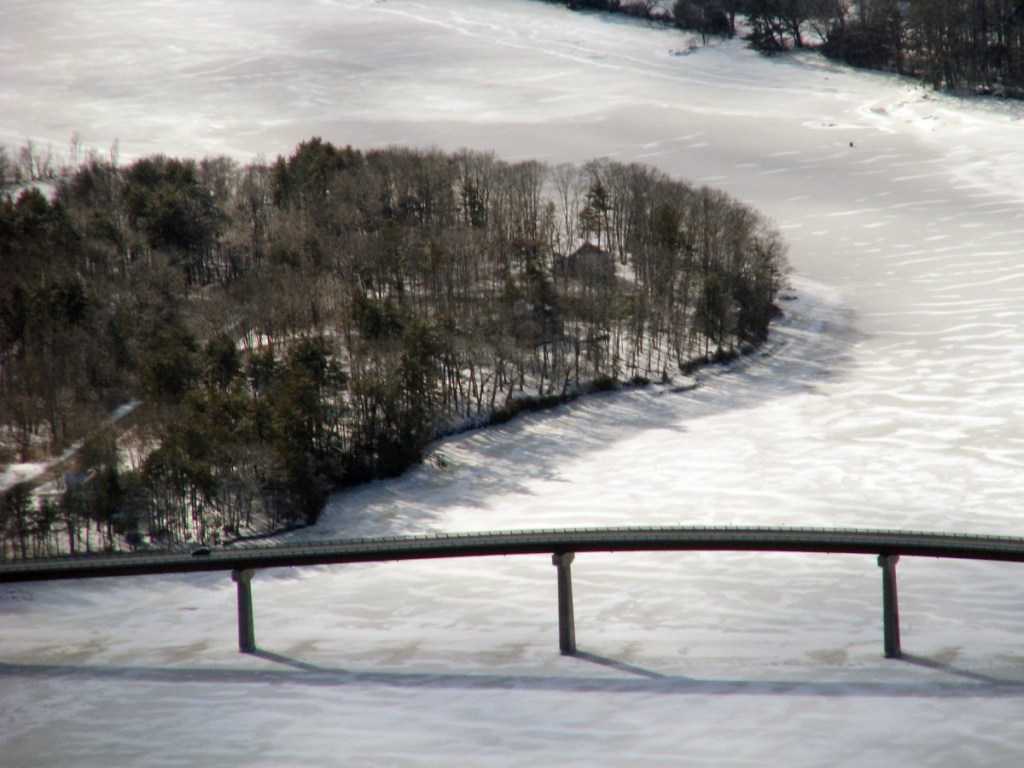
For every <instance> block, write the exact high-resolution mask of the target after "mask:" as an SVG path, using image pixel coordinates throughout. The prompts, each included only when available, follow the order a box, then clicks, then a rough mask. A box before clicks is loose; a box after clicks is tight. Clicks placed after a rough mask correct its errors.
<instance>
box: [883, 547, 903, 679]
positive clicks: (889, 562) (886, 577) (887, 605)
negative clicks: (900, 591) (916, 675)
mask: <svg viewBox="0 0 1024 768" xmlns="http://www.w3.org/2000/svg"><path fill="white" fill-rule="evenodd" d="M899 559H900V556H899V555H879V556H878V566H879V567H880V568H881V569H882V631H883V634H884V639H885V640H884V641H885V657H886V658H887V659H898V658H899V657H900V656H902V655H903V651H902V649H901V648H900V608H899V601H898V600H897V597H896V563H898V562H899Z"/></svg>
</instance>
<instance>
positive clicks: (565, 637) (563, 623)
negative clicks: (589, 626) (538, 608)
mask: <svg viewBox="0 0 1024 768" xmlns="http://www.w3.org/2000/svg"><path fill="white" fill-rule="evenodd" d="M574 559H576V555H575V554H574V553H572V552H556V553H555V554H554V555H552V557H551V562H552V563H553V564H554V566H555V567H556V568H558V649H559V650H560V651H561V652H562V653H563V654H564V655H566V656H572V655H573V654H574V653H576V619H575V617H574V616H573V609H572V571H570V569H569V566H570V564H571V563H572V561H573V560H574Z"/></svg>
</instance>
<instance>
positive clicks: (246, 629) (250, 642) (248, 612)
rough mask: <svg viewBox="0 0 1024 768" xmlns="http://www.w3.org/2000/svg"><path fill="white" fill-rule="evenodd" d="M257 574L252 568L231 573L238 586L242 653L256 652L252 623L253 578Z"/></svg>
mask: <svg viewBox="0 0 1024 768" xmlns="http://www.w3.org/2000/svg"><path fill="white" fill-rule="evenodd" d="M255 573H256V571H254V570H252V569H251V568H247V569H245V570H238V569H236V570H234V571H232V572H231V580H232V581H234V582H235V584H237V585H238V650H239V651H241V652H242V653H252V652H253V651H255V650H256V627H255V625H254V624H253V621H252V577H253V574H255Z"/></svg>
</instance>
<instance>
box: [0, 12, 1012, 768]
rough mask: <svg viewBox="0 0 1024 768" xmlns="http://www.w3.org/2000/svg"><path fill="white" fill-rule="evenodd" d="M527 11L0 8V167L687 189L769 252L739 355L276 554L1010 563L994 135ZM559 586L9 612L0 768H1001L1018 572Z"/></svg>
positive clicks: (367, 495)
mask: <svg viewBox="0 0 1024 768" xmlns="http://www.w3.org/2000/svg"><path fill="white" fill-rule="evenodd" d="M683 47H684V45H683V38H682V37H681V35H680V34H679V33H675V32H671V31H667V30H663V29H656V28H652V27H650V26H647V25H644V24H638V23H628V22H624V21H622V20H619V19H612V18H609V17H604V16H600V15H588V14H579V13H570V12H568V11H565V10H563V9H559V8H556V7H552V6H549V5H547V4H544V3H539V2H529V1H528V0H430V2H411V1H410V0H387V1H386V2H371V1H370V0H350V1H349V2H331V1H330V0H323V1H322V2H313V0H304V1H303V2H284V1H283V0H264V1H263V2H259V3H253V2H243V0H203V2H201V3H200V2H184V1H183V0H176V1H175V2H169V1H167V0H148V1H143V0H123V1H122V2H117V3H112V2H107V1H104V2H100V0H75V2H71V0H51V2H47V3H37V2H29V1H27V0H23V1H21V2H13V1H9V2H6V3H5V4H4V20H3V31H2V32H0V140H3V141H5V142H7V143H9V144H14V145H16V146H17V145H19V144H20V143H21V142H22V141H23V140H24V139H25V138H26V137H30V138H32V139H33V141H34V142H36V143H37V144H40V143H42V144H44V145H45V143H47V142H53V143H54V146H55V147H56V148H59V146H60V145H61V143H62V142H67V141H68V139H69V137H70V136H71V134H72V133H73V132H75V131H77V132H78V133H79V134H80V136H81V139H82V143H83V144H85V145H89V146H96V147H100V148H103V147H106V146H109V145H110V144H111V143H112V142H113V141H114V140H115V139H118V141H119V148H120V152H121V154H122V157H123V158H125V157H131V156H135V155H140V154H146V153H152V152H158V151H160V152H166V153H171V154H181V155H192V156H194V155H199V154H203V153H226V154H230V155H232V156H235V157H238V158H239V159H240V160H246V159H248V158H250V157H253V156H255V155H257V154H259V153H263V154H265V155H267V156H273V155H274V154H276V153H279V152H281V153H287V152H290V151H291V149H292V148H293V147H294V145H295V144H296V143H297V142H299V141H301V140H302V139H304V138H308V137H309V136H311V135H321V136H323V137H324V138H326V139H329V140H331V141H333V142H335V143H340V144H344V143H351V144H352V145H354V146H359V147H367V146H378V145H385V144H408V145H410V146H425V145H436V146H438V147H441V148H443V149H449V150H454V149H457V148H459V147H463V146H466V147H471V148H474V149H481V150H490V149H493V150H495V151H496V152H497V153H498V154H499V155H500V156H501V157H503V158H506V159H515V158H526V157H536V158H541V159H544V160H547V161H550V162H562V161H579V160H585V159H589V158H591V157H596V156H605V157H610V158H614V159H617V160H621V161H634V160H636V161H642V162H646V163H650V164H654V165H656V166H658V167H659V168H661V169H663V170H664V171H666V172H668V173H670V174H673V175H677V176H683V177H687V178H690V179H694V180H697V181H700V182H707V183H712V184H714V185H715V186H718V187H721V188H723V189H725V190H727V191H729V192H730V193H732V194H733V195H735V196H737V197H739V198H740V199H742V200H745V201H747V202H750V203H751V204H753V205H754V206H756V207H757V208H759V209H761V210H764V211H766V212H768V213H769V214H770V215H771V216H773V217H774V218H775V219H776V220H777V221H778V222H779V224H780V225H781V226H782V227H783V229H784V231H785V234H786V236H787V238H788V240H789V242H790V244H791V251H790V256H791V260H792V262H793V265H794V267H795V269H796V276H795V277H794V281H793V283H794V290H793V292H792V293H793V294H794V295H795V296H797V297H798V298H797V299H795V300H793V301H789V302H786V310H787V317H786V319H785V320H784V321H783V322H782V323H781V324H780V325H779V326H778V327H777V328H776V329H775V331H774V332H773V334H772V338H771V341H770V343H769V346H768V349H767V350H766V352H767V354H764V355H760V356H758V357H756V358H753V359H749V360H745V361H743V362H741V363H740V364H738V365H737V366H735V368H734V369H733V370H732V371H730V372H727V373H724V374H722V373H707V374H706V375H703V378H702V380H701V384H700V386H699V387H698V388H697V389H696V390H695V391H693V392H690V393H673V392H669V391H667V390H664V389H658V388H654V389H650V390H646V391H637V392H629V393H623V394H614V395H601V396H597V397H592V398H588V399H585V400H582V401H579V402H577V403H574V404H572V405H570V406H566V407H564V408H559V409H557V410H555V411H553V412H550V413H543V414H537V415H531V416H528V417H525V418H522V419H519V420H517V421H515V422H514V423H511V424H509V425H506V426H504V427H501V428H497V429H491V430H486V431H480V432H476V433H472V434H468V435H464V436H461V437H457V438H453V439H449V440H445V441H443V442H442V443H440V444H439V445H438V446H437V450H438V451H439V452H441V453H442V454H443V455H444V456H445V458H446V459H447V469H444V470H442V469H438V468H437V465H436V464H432V463H427V464H425V465H424V466H423V467H421V468H420V469H417V470H416V471H414V472H412V473H410V474H409V475H407V476H406V477H404V478H402V479H400V480H397V481H394V482H388V483H379V484H375V485H372V486H368V487H366V488H364V489H361V490H358V491H356V492H354V493H349V494H344V495H340V496H338V497H336V498H335V499H334V500H332V502H331V504H330V508H329V510H328V511H327V513H326V514H325V518H324V521H323V523H322V524H321V525H320V526H318V530H316V531H312V532H306V533H304V534H303V535H306V536H310V535H311V536H320V535H328V536H340V535H373V534H388V533H407V532H409V533H411V532H422V531H446V530H452V531H455V530H485V529H502V528H524V527H531V528H532V527H544V526H582V525H620V524H648V523H650V524H661V523H680V524H720V525H733V524H753V525H787V526H788V525H811V526H833V525H835V526H865V527H866V526H872V527H874V526H878V527H886V528H907V529H927V530H940V531H965V532H985V533H995V534H1007V535H1022V534H1024V530H1022V529H1024V525H1022V519H1021V511H1020V509H1019V503H1020V500H1021V498H1022V497H1024V494H1022V491H1024V471H1022V470H1024V429H1022V427H1024V380H1022V377H1021V373H1022V371H1024V344H1022V343H1021V339H1022V334H1024V270H1022V268H1021V243H1022V241H1024V141H1022V138H1024V132H1022V126H1021V123H1020V122H1019V121H1020V117H1021V115H1022V114H1024V110H1022V108H1021V106H1020V105H1008V104H1003V103H999V102H973V101H963V102H961V101H958V100H956V99H953V98H948V97H943V96H939V95H936V94H934V93H931V92H928V91H925V90H923V89H921V88H919V87H916V86H915V85H913V84H911V83H908V82H906V81H902V80H898V79H895V78H891V77H887V76H882V75H877V74H870V73H862V72H849V71H845V70H841V69H839V68H836V67H833V66H830V65H828V64H827V63H824V62H822V61H821V60H819V59H816V58H814V57H810V56H806V57H805V56H801V57H792V58H789V57H787V58H776V59H763V58H758V57H757V56H756V55H754V54H753V53H751V52H750V51H747V50H746V49H744V48H743V45H742V43H740V42H734V43H729V44H720V45H714V46H712V47H709V48H707V49H704V50H701V51H699V52H697V53H694V54H692V55H687V56H678V55H673V51H678V50H680V49H681V48H683ZM899 574H900V600H901V612H902V619H903V621H902V629H903V645H904V649H905V651H906V652H907V653H908V654H909V656H908V658H907V659H905V660H903V661H887V660H885V659H883V658H882V657H881V643H882V638H881V626H880V624H881V618H880V614H881V606H880V602H881V600H880V571H879V569H878V567H877V565H876V564H875V562H874V560H873V558H870V557H851V556H824V555H823V556H801V555H781V554H780V555H771V554H767V555H766V554H678V555H671V554H636V555H625V554H618V555H611V554H609V555H581V556H579V557H578V558H577V559H576V562H575V563H574V565H573V575H574V587H575V593H576V612H577V637H578V641H579V645H580V648H581V650H582V651H583V653H582V654H581V655H580V656H579V657H577V658H566V657H561V656H559V654H558V652H557V626H556V615H555V570H554V568H553V567H552V566H551V562H550V559H549V558H548V557H518V558H504V559H475V560H474V559H470V560H458V561H439V562H429V563H426V562H424V563H401V564H394V563H392V564H379V565H361V566H347V567H335V568H309V569H295V570H289V571H273V572H263V573H260V574H258V575H257V577H256V579H255V580H254V585H253V591H254V597H255V604H256V625H257V626H256V631H257V642H258V644H259V645H260V648H261V649H262V650H261V651H260V653H259V654H257V655H255V656H244V655H240V654H238V653H237V652H236V650H235V632H236V628H235V623H234V621H235V617H234V611H235V603H234V599H235V598H234V588H233V585H232V584H231V582H230V580H229V579H228V577H227V575H210V576H190V577H179V578H139V579H122V580H115V581H96V582H80V583H53V584H39V585H29V586H17V587H4V588H0V617H2V618H0V624H2V627H3V629H2V631H0V764H2V765H3V766H5V767H6V766H13V767H17V768H20V767H21V766H51V765H72V764H73V765H95V766H110V765H143V766H165V765H175V766H192V765H195V766H205V765H218V766H242V765H245V766H279V765H380V766H396V765H397V766H401V765H438V764H450V763H459V764H469V765H498V766H521V765H522V766H525V765H553V764H557V765H562V766H584V765H665V766H667V765H680V764H692V765H701V766H736V765H782V764H784V765H788V766H821V765H842V766H877V765H886V764H906V765H915V766H961V765H977V764H985V765H1001V766H1005V765H1019V764H1020V762H1021V755H1022V754H1024V728H1022V727H1021V722H1022V720H1024V580H1022V579H1021V570H1020V567H1019V566H1014V565H1007V564H988V563H977V562H954V561H949V562H946V561H937V560H924V559H919V558H904V559H903V560H902V561H901V562H900V565H899Z"/></svg>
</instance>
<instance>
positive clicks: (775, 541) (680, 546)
mask: <svg viewBox="0 0 1024 768" xmlns="http://www.w3.org/2000/svg"><path fill="white" fill-rule="evenodd" d="M665 551H671V552H683V551H735V552H802V553H834V554H859V555H872V556H875V557H877V559H878V565H879V567H881V569H882V623H883V648H884V652H885V655H886V656H887V657H890V658H895V657H899V656H900V655H901V653H902V651H901V647H900V629H899V607H898V599H897V588H896V563H897V562H898V561H899V559H900V557H901V556H904V557H905V556H913V557H934V558H955V559H967V560H998V561H1006V562H1024V538H1016V537H1008V536H985V535H970V534H953V533H926V532H914V531H885V530H867V529H842V528H835V529H827V528H763V527H748V528H738V527H729V528H701V527H684V526H670V527H627V528H582V529H554V530H525V531H499V532H484V533H448V534H434V535H423V536H396V537H386V538H366V539H344V540H330V541H322V542H316V543H301V544H281V545H272V546H237V545H236V546H232V547H226V548H224V549H214V550H208V549H205V548H204V549H201V550H196V551H194V552H192V553H166V552H162V553H139V554H102V555H100V554H95V555H78V556H74V557H63V558H50V559H35V560H18V561H13V562H11V561H8V562H6V563H3V564H0V583H14V582H29V581H47V580H53V579H85V578H98V577H112V576H140V575H148V574H169V573H196V572H205V571H230V572H231V575H232V579H233V580H234V581H235V583H236V585H237V596H238V645H239V650H241V651H242V652H243V653H251V652H253V651H255V650H256V637H255V625H254V621H253V601H252V577H253V575H254V574H255V572H256V571H257V570H260V569H264V568H283V567H290V566H312V565H332V564H341V563H361V562H382V561H391V560H426V559H437V558H453V557H492V556H499V555H502V556H504V555H529V554H549V555H551V557H552V563H553V564H554V565H555V567H556V568H557V585H558V586H557V594H558V632H559V649H560V651H561V652H562V653H563V654H569V655H571V654H574V653H576V630H575V620H574V615H573V598H572V572H571V564H572V562H573V559H574V558H575V556H576V555H577V554H579V553H587V552H665Z"/></svg>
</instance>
